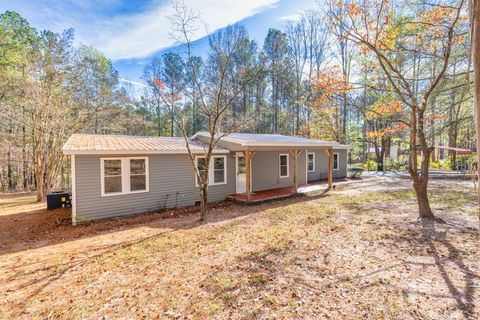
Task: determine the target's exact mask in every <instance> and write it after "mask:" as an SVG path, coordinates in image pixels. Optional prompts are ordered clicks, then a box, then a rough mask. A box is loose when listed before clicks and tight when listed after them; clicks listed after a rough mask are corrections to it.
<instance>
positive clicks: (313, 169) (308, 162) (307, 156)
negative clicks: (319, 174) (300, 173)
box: [307, 152, 315, 172]
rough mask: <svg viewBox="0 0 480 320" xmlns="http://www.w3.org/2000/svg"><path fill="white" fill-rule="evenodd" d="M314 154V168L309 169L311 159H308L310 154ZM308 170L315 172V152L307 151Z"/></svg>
mask: <svg viewBox="0 0 480 320" xmlns="http://www.w3.org/2000/svg"><path fill="white" fill-rule="evenodd" d="M311 154H313V169H312V170H308V165H309V159H308V156H309V155H311ZM307 170H308V172H315V152H308V153H307Z"/></svg>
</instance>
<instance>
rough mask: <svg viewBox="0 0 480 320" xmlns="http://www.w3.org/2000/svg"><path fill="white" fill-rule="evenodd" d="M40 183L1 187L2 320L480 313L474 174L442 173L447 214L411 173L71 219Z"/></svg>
mask: <svg viewBox="0 0 480 320" xmlns="http://www.w3.org/2000/svg"><path fill="white" fill-rule="evenodd" d="M33 199H34V198H33V195H30V194H23V195H16V196H1V197H0V256H1V258H0V288H1V290H0V318H1V319H100V318H102V317H103V318H105V319H118V318H120V319H156V318H158V319H199V318H201V319H479V318H480V245H479V240H480V237H479V233H478V232H477V231H476V228H477V227H478V220H477V217H476V210H477V207H476V205H475V204H476V202H475V194H474V192H473V191H472V188H471V185H470V183H469V182H468V181H462V182H457V181H453V180H444V181H443V180H436V181H433V182H432V185H431V202H432V206H433V208H434V211H435V214H436V215H437V217H439V218H441V219H443V221H444V222H441V221H438V222H435V223H434V224H432V223H421V222H419V221H417V216H416V207H415V197H414V194H413V192H412V191H411V189H410V183H409V182H408V181H407V180H403V179H393V178H377V179H371V180H365V181H358V182H353V183H343V184H338V185H337V187H336V188H335V190H334V191H331V192H329V193H327V194H325V195H309V196H305V197H298V198H292V199H287V200H282V201H277V202H273V203H269V204H263V205H258V206H252V207H242V206H238V205H234V204H228V203H225V204H221V205H218V206H217V207H215V208H213V209H212V210H211V212H210V216H209V218H208V221H207V223H204V224H199V223H198V222H197V215H196V213H195V212H194V211H193V210H192V209H185V210H178V211H169V212H164V213H154V214H148V215H141V216H136V217H132V218H128V219H119V220H109V221H101V222H97V223H92V224H88V225H81V226H76V227H73V226H71V225H70V217H69V214H70V213H69V211H68V210H55V211H46V210H45V205H44V204H35V203H33Z"/></svg>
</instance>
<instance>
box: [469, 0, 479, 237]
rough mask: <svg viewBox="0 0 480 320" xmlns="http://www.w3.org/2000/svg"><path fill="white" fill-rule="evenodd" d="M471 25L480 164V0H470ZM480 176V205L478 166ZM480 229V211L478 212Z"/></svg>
mask: <svg viewBox="0 0 480 320" xmlns="http://www.w3.org/2000/svg"><path fill="white" fill-rule="evenodd" d="M469 4H470V25H471V28H470V30H471V38H472V40H471V41H472V64H473V74H474V78H473V86H474V93H473V94H474V96H473V97H474V99H473V101H474V110H475V124H476V131H477V132H476V133H477V134H476V138H477V164H478V165H480V52H479V51H480V35H479V33H480V3H479V1H478V0H470V3H469ZM477 177H478V181H479V183H478V190H477V192H478V202H479V205H480V170H479V169H478V167H477ZM478 222H479V226H478V227H479V229H480V211H479V212H478Z"/></svg>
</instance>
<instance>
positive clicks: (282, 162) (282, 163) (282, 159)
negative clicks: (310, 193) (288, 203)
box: [278, 154, 288, 178]
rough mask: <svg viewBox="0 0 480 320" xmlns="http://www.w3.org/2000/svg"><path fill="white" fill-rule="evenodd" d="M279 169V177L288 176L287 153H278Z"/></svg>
mask: <svg viewBox="0 0 480 320" xmlns="http://www.w3.org/2000/svg"><path fill="white" fill-rule="evenodd" d="M278 165H279V171H280V178H287V177H288V154H280V155H279V161H278Z"/></svg>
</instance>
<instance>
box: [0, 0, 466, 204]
mask: <svg viewBox="0 0 480 320" xmlns="http://www.w3.org/2000/svg"><path fill="white" fill-rule="evenodd" d="M367 3H368V2H367ZM459 8H460V9H459ZM380 10H382V11H380ZM466 10H467V8H466V5H464V3H463V2H459V1H443V2H439V1H433V2H422V1H420V2H415V3H411V2H409V1H385V0H383V1H377V2H375V4H372V5H370V6H369V5H368V4H365V2H362V4H357V3H356V2H354V1H350V2H349V1H341V2H340V1H333V2H331V3H330V4H329V6H327V7H323V8H321V9H320V8H319V10H313V11H307V12H305V13H303V14H302V15H301V17H300V18H299V19H296V20H295V21H291V22H288V23H286V25H285V27H284V28H282V29H275V28H271V29H270V30H268V33H267V34H266V36H265V39H264V41H263V43H258V42H257V41H255V40H253V39H251V38H250V37H249V35H248V32H247V30H246V29H245V27H243V26H242V25H238V24H237V25H234V26H231V27H228V28H225V29H223V30H222V31H221V32H216V33H213V34H212V35H211V36H210V38H209V49H208V50H207V51H206V52H205V53H202V54H201V55H200V54H199V55H198V56H196V57H194V62H195V63H186V61H185V54H184V52H183V51H182V48H181V47H178V48H174V49H172V51H168V52H165V53H163V54H160V55H158V56H156V57H154V58H153V59H152V61H151V62H150V63H149V64H148V65H147V66H146V67H145V70H144V76H143V79H144V81H145V83H146V84H147V87H146V88H145V89H144V90H143V92H142V93H141V94H138V93H136V92H137V91H135V90H133V88H132V87H129V86H128V85H125V84H121V83H119V77H118V73H117V71H116V70H115V69H114V67H113V66H112V62H111V61H110V60H109V59H108V57H105V56H104V55H103V54H102V53H101V52H99V51H98V50H96V49H95V48H92V47H89V46H75V45H74V44H73V39H74V31H73V30H65V31H64V32H63V33H61V34H56V33H53V32H51V31H48V30H46V31H41V32H39V31H37V30H35V29H34V27H33V26H31V25H30V24H29V23H28V21H27V20H26V19H24V18H23V17H21V16H20V15H19V14H17V13H15V12H5V13H3V14H0V191H1V192H10V191H21V190H34V189H35V190H37V196H38V197H39V198H41V197H43V196H44V195H45V193H47V192H48V191H49V190H51V188H63V187H68V185H69V181H68V179H69V178H68V177H69V175H68V173H69V163H68V161H66V160H68V159H65V158H64V157H63V155H62V153H61V147H62V145H63V143H64V142H65V141H66V139H67V138H68V137H69V136H70V135H71V134H72V133H75V132H77V133H78V132H82V133H98V134H128V135H155V136H179V135H181V133H180V132H178V128H177V127H176V125H175V121H173V119H172V117H171V113H169V111H168V110H169V109H168V106H167V105H166V102H165V92H168V97H169V100H168V101H169V103H172V104H176V105H178V106H179V107H180V108H181V109H182V110H183V112H185V113H186V114H188V115H189V116H188V117H187V121H188V123H187V125H186V128H187V130H188V132H189V133H190V134H193V133H194V132H196V131H199V130H202V129H205V127H206V126H207V124H206V123H205V119H203V118H202V116H201V113H199V112H198V108H199V107H200V106H199V99H198V97H197V95H196V94H195V85H194V84H193V81H192V74H193V73H196V74H201V81H204V82H205V83H206V84H208V83H209V81H210V82H212V81H215V79H218V77H216V76H214V75H215V74H216V73H217V72H218V71H219V70H220V69H219V67H218V65H219V62H218V54H215V53H218V52H219V48H218V46H219V45H220V46H224V47H225V48H228V47H229V46H232V45H234V48H229V50H230V51H231V50H232V49H233V50H235V52H236V53H235V55H233V59H234V60H235V61H234V63H231V64H230V65H231V67H230V68H229V69H228V70H226V72H227V73H228V74H227V76H226V77H224V78H225V79H226V84H225V85H226V88H228V90H230V91H231V92H235V91H236V90H241V94H239V95H238V96H237V97H236V98H235V101H234V103H233V104H232V107H231V110H229V113H228V117H229V118H230V120H232V119H249V121H248V122H246V124H245V126H243V127H242V131H244V132H252V133H279V134H287V135H302V136H305V137H311V138H319V139H328V140H335V141H339V142H341V143H346V144H349V145H351V146H352V147H353V148H352V150H351V151H350V154H349V160H350V163H360V164H364V163H366V162H367V161H368V160H369V156H371V157H372V159H374V162H375V165H379V168H380V169H381V168H382V167H383V163H384V162H385V163H388V164H389V165H390V167H391V168H393V167H397V168H398V167H399V162H400V159H390V158H389V154H390V151H389V150H390V148H391V147H392V146H393V145H396V146H398V147H399V148H400V150H403V151H404V152H405V153H408V152H409V150H410V148H411V145H410V144H411V142H410V134H411V130H410V129H409V126H411V123H410V122H409V117H410V114H409V112H408V107H409V106H408V103H406V101H403V100H402V97H401V95H400V96H399V92H397V91H396V90H395V87H394V85H392V83H395V82H392V81H389V80H398V79H401V78H403V80H402V81H405V83H407V84H408V86H407V85H405V87H400V91H401V92H400V93H403V92H404V91H405V90H410V89H409V88H406V87H410V88H411V95H412V97H414V98H416V97H418V98H419V100H421V97H422V96H423V95H424V94H425V90H427V88H429V87H430V86H431V84H432V82H434V81H435V80H436V79H437V78H439V80H438V84H436V85H435V88H434V90H432V92H431V93H430V94H429V97H428V101H426V109H425V112H424V117H425V121H424V127H423V128H422V130H423V132H424V133H425V136H426V139H427V143H428V145H430V146H434V145H444V146H449V147H462V148H471V149H475V125H474V115H473V108H472V103H473V100H472V93H471V86H468V85H467V81H469V80H468V79H469V77H467V75H468V74H469V72H470V70H469V69H470V65H469V52H470V51H469V48H470V39H469V35H468V32H469V27H468V19H467V18H468V14H467V12H466ZM456 12H459V19H458V21H455V23H452V21H453V20H455V19H454V18H455V14H456ZM366 13H368V16H369V17H373V18H375V20H372V21H375V22H377V24H378V25H376V26H375V25H372V23H373V22H368V23H367V24H365V25H363V26H357V25H353V23H352V22H351V21H356V20H355V19H352V18H356V17H359V16H362V15H365V14H366ZM373 29H374V30H375V31H376V34H377V37H376V38H375V39H373V41H372V43H373V44H374V47H375V49H376V50H378V51H379V52H380V53H381V54H382V55H385V57H386V58H388V61H391V62H392V67H393V68H394V70H396V71H398V72H397V73H393V74H392V75H389V74H388V73H386V72H384V70H382V66H381V65H379V63H378V61H377V60H376V56H375V54H374V53H375V51H373V48H369V47H368V45H366V44H365V43H366V41H365V39H367V40H371V39H370V38H369V37H370V35H371V34H370V32H371V30H373ZM352 30H356V31H358V34H357V35H356V36H357V38H356V37H354V36H353V35H355V34H353V33H352ZM449 30H452V33H451V34H450V35H449V34H448V31H449ZM229 39H232V40H231V41H229ZM233 39H235V41H234V40H233ZM239 40H240V41H239ZM447 44H451V52H450V53H449V55H448V57H447V56H446V50H445V48H446V47H447ZM385 61H387V60H385ZM444 63H446V69H445V70H443V68H442V67H443V65H444ZM192 68H195V70H192ZM222 70H223V69H222ZM249 70H256V74H257V75H258V76H256V77H255V79H254V80H253V81H252V80H251V79H249V82H248V83H247V84H245V83H243V82H242V81H245V80H244V79H245V76H244V75H245V74H246V73H248V72H249ZM441 72H443V74H441ZM439 75H441V77H439ZM389 76H391V77H394V79H388V77H389ZM395 77H396V78H395ZM397 78H398V79H397ZM158 80H160V81H161V82H160V83H161V86H162V93H163V94H164V96H163V98H162V97H160V94H159V90H158V87H159V82H158ZM400 86H402V85H401V84H400ZM371 148H372V149H371ZM372 150H373V152H369V151H372ZM384 159H385V160H384ZM447 160H448V161H442V162H441V163H440V161H439V159H438V155H437V154H436V153H432V156H431V161H432V163H433V164H434V165H437V166H444V167H445V168H452V167H454V164H455V153H450V154H449V158H447Z"/></svg>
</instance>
